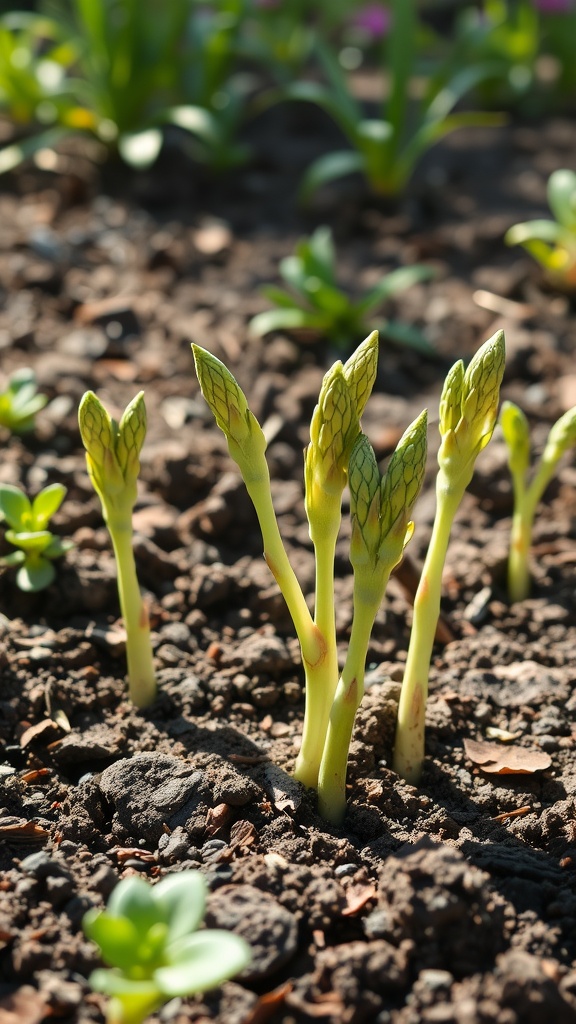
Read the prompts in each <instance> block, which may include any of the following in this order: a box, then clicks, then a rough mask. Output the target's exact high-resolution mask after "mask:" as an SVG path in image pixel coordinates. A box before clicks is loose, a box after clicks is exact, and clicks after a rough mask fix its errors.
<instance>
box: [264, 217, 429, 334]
mask: <svg viewBox="0 0 576 1024" xmlns="http://www.w3.org/2000/svg"><path fill="white" fill-rule="evenodd" d="M279 269H280V274H281V276H282V278H283V280H284V282H285V283H286V284H287V285H288V287H289V289H290V291H286V290H285V289H283V288H277V287H275V286H272V285H268V286H267V287H265V288H263V293H264V295H266V296H267V298H269V299H270V300H271V301H272V302H274V303H275V305H276V306H277V309H271V310H268V311H266V312H265V313H259V314H258V315H257V316H255V317H254V318H253V320H252V321H251V323H250V330H251V332H252V333H253V334H256V335H263V334H268V333H269V332H270V331H277V330H288V331H290V330H305V331H306V332H307V333H309V332H312V333H314V334H316V335H318V336H319V337H323V338H329V339H330V341H331V342H332V343H333V344H334V346H335V347H336V348H337V349H339V350H341V351H345V350H346V349H347V348H348V347H349V345H350V339H351V338H361V337H362V336H363V335H365V334H366V332H367V331H369V330H370V323H369V321H370V320H371V319H372V317H373V315H374V314H375V313H376V312H377V310H378V309H379V308H380V307H381V306H382V305H383V304H384V303H385V302H386V301H387V300H388V299H391V298H392V297H393V296H394V295H397V294H398V292H401V291H404V290H405V289H406V288H410V287H411V285H413V284H417V283H418V282H420V281H426V280H429V279H430V278H431V277H433V275H434V271H433V270H432V269H431V268H430V267H425V266H413V267H399V268H398V269H397V270H393V271H391V272H390V273H389V274H387V275H386V276H385V277H383V278H382V279H381V280H380V281H379V282H378V284H377V285H375V286H374V288H372V289H371V290H370V291H369V292H367V294H366V295H364V296H363V297H362V298H361V299H359V300H357V301H354V300H353V299H351V298H350V297H349V296H348V295H347V294H346V293H345V292H344V291H343V290H342V289H341V288H340V287H339V285H338V283H337V280H336V253H335V250H334V242H333V238H332V232H331V230H330V228H328V227H319V228H317V229H316V231H314V233H313V234H312V235H311V236H310V238H303V239H301V240H300V242H299V243H298V245H297V246H296V253H295V255H294V256H287V257H286V258H285V259H283V260H281V262H280V267H279ZM378 330H379V331H380V333H381V334H384V335H385V336H386V337H388V338H391V339H392V340H393V341H394V340H395V341H398V342H400V343H402V344H409V345H412V346H413V347H414V348H417V349H418V350H419V351H421V352H425V353H432V352H433V351H434V350H433V349H432V346H431V345H430V344H429V343H428V342H427V341H426V338H425V337H424V336H423V335H422V334H421V332H420V331H417V330H416V329H415V328H409V327H407V326H406V325H404V324H398V323H393V322H390V321H384V322H381V323H380V324H378Z"/></svg>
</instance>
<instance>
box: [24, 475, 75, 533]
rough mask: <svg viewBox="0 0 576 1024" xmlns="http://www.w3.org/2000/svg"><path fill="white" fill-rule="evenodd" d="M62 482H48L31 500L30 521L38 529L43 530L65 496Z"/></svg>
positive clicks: (65, 490) (65, 491)
mask: <svg viewBox="0 0 576 1024" xmlns="http://www.w3.org/2000/svg"><path fill="white" fill-rule="evenodd" d="M66 493H67V489H66V487H64V484H50V485H49V486H48V487H45V488H44V490H42V491H40V493H39V494H37V495H36V497H35V498H34V501H33V502H32V522H33V523H34V526H35V527H36V529H38V530H44V529H45V528H46V526H47V525H48V523H49V522H50V520H51V518H52V516H53V515H54V513H55V512H57V511H58V509H59V508H60V505H61V504H62V502H63V501H64V498H65V497H66Z"/></svg>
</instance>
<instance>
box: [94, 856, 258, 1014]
mask: <svg viewBox="0 0 576 1024" xmlns="http://www.w3.org/2000/svg"><path fill="white" fill-rule="evenodd" d="M205 907H206V883H205V881H204V879H203V877H202V875H201V874H200V872H199V871H182V872H180V873H179V874H174V875H169V876H167V877H166V878H163V879H162V880H161V881H160V882H158V883H157V884H156V885H154V886H151V885H149V884H148V882H145V881H144V879H142V878H137V877H133V878H125V879H123V880H122V881H121V882H119V883H118V885H117V886H116V888H115V889H114V891H113V893H112V895H111V897H110V899H109V901H108V906H107V908H106V910H104V911H99V910H96V909H92V910H89V911H88V912H87V914H85V915H84V920H83V928H84V932H85V934H86V935H87V937H88V938H89V939H92V941H93V942H95V943H96V944H97V945H98V946H99V947H100V950H101V953H102V959H103V960H104V961H105V963H107V964H109V966H110V968H112V969H111V970H110V969H105V968H99V969H97V970H95V971H93V973H92V974H91V975H90V979H89V981H90V985H91V986H92V988H93V989H94V990H95V991H96V992H103V993H104V994H105V995H107V996H109V997H110V999H109V1002H108V1006H107V1013H106V1021H107V1024H142V1021H143V1020H144V1019H145V1018H146V1017H147V1016H148V1014H150V1013H153V1012H154V1011H155V1010H158V1009H160V1007H161V1006H163V1004H164V1003H165V1002H167V1001H168V1000H169V999H172V998H174V997H175V996H188V995H193V994H195V993H197V992H206V991H207V990H208V989H211V988H215V987H216V986H217V985H220V984H221V983H222V982H223V981H227V980H228V979H229V978H232V977H233V976H234V975H235V974H237V973H238V972H239V971H241V970H243V969H244V968H245V967H246V966H247V964H248V963H249V962H250V958H251V953H250V947H249V946H248V944H247V943H246V942H245V941H244V939H242V938H240V936H238V935H234V934H233V933H231V932H227V931H224V930H221V929H212V930H204V929H202V930H200V931H198V927H199V925H200V924H201V922H202V919H203V917H204V913H205Z"/></svg>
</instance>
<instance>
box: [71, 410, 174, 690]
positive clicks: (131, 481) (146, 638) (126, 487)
mask: <svg viewBox="0 0 576 1024" xmlns="http://www.w3.org/2000/svg"><path fill="white" fill-rule="evenodd" d="M78 420H79V424H80V434H81V436H82V443H83V445H84V447H85V449H86V465H87V467H88V474H89V476H90V479H91V481H92V485H93V487H94V490H95V491H96V493H97V495H98V497H99V498H100V501H101V503H102V512H103V515H104V520H105V522H106V525H107V527H108V530H109V531H110V538H111V540H112V546H113V548H114V555H115V557H116V571H117V573H118V595H119V598H120V610H121V612H122V618H123V619H124V627H125V629H126V657H127V661H128V686H129V691H130V698H131V700H132V701H133V702H134V704H136V706H137V707H139V708H145V707H148V705H149V704H151V703H152V702H153V700H154V698H155V696H156V676H155V673H154V664H153V661H152V645H151V642H150V624H149V621H148V611H147V608H146V604H145V602H144V601H143V599H142V595H141V593H140V588H139V586H138V577H137V575H136V563H135V561H134V552H133V550H132V510H133V508H134V503H135V501H136V497H137V480H138V473H139V471H140V461H139V456H140V451H141V449H142V445H143V443H144V438H145V436H146V407H145V405H144V392H143V391H140V392H139V394H138V395H136V398H134V399H133V400H132V401H131V402H130V404H129V405H128V406H127V407H126V409H125V411H124V414H123V416H122V419H121V420H120V422H119V423H117V422H116V421H115V420H113V419H112V418H111V417H110V416H109V415H108V413H107V411H106V409H105V408H104V406H103V405H102V403H101V401H100V399H99V398H97V397H96V395H95V394H94V392H93V391H87V392H86V394H85V395H84V397H83V398H82V401H81V402H80V408H79V410H78Z"/></svg>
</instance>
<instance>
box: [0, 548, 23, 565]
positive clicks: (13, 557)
mask: <svg viewBox="0 0 576 1024" xmlns="http://www.w3.org/2000/svg"><path fill="white" fill-rule="evenodd" d="M25 560H26V555H25V554H24V552H23V551H13V552H12V553H11V554H10V555H6V556H5V558H3V559H2V564H3V565H8V566H13V565H22V562H24V561H25Z"/></svg>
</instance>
